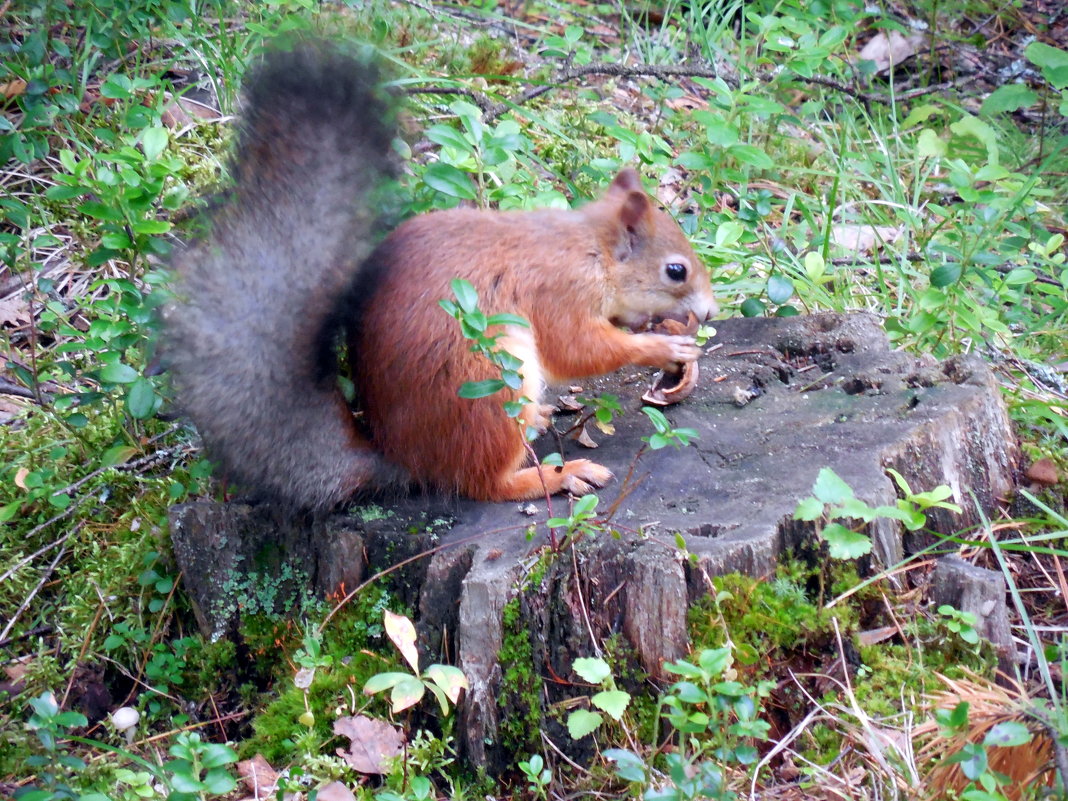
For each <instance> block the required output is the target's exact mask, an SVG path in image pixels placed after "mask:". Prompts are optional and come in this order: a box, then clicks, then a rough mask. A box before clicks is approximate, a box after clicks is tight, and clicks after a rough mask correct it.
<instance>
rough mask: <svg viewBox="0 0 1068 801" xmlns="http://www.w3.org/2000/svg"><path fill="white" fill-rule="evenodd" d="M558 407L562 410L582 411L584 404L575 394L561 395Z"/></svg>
mask: <svg viewBox="0 0 1068 801" xmlns="http://www.w3.org/2000/svg"><path fill="white" fill-rule="evenodd" d="M556 408H557V409H558V410H560V411H562V412H581V411H582V409H583V404H582V403H579V401H578V398H576V397H575V396H574V395H560V396H559V402H558V403H557V404H556Z"/></svg>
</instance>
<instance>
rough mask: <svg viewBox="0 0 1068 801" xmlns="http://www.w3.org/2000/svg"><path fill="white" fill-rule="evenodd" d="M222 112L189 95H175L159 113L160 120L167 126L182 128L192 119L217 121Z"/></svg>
mask: <svg viewBox="0 0 1068 801" xmlns="http://www.w3.org/2000/svg"><path fill="white" fill-rule="evenodd" d="M221 119H222V114H221V113H220V112H219V111H218V110H217V109H213V108H212V107H211V106H208V105H205V104H204V103H198V102H197V101H196V100H193V99H192V98H190V97H176V98H174V99H172V100H171V102H170V103H168V104H167V105H166V107H165V108H164V109H163V113H162V114H160V121H161V122H162V123H163V124H164V125H166V126H167V127H168V128H184V127H185V126H186V125H189V124H190V123H192V122H193V121H194V120H203V121H205V122H218V121H219V120H221Z"/></svg>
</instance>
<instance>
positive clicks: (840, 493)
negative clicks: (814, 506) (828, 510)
mask: <svg viewBox="0 0 1068 801" xmlns="http://www.w3.org/2000/svg"><path fill="white" fill-rule="evenodd" d="M812 494H813V495H815V496H816V497H817V498H818V499H819V500H821V501H823V503H825V504H829V505H832V506H837V505H839V504H841V503H843V502H844V501H846V500H848V499H849V498H852V497H853V488H852V487H850V486H849V485H848V484H846V483H845V481H843V480H842V479H841V478H840V477H839V476H838V474H837V473H835V472H834V471H833V470H831V469H830V468H829V467H822V468H820V472H819V473H818V474H817V476H816V483H815V484H813V485H812Z"/></svg>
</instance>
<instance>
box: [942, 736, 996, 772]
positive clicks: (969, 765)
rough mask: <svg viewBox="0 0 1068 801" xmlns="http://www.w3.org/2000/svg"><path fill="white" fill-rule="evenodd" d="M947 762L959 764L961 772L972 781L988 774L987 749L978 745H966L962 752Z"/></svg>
mask: <svg viewBox="0 0 1068 801" xmlns="http://www.w3.org/2000/svg"><path fill="white" fill-rule="evenodd" d="M946 762H948V763H949V764H954V763H956V764H959V765H960V769H961V771H962V772H963V773H964V775H965V776H967V777H968V778H969V779H971V780H972V781H975V780H976V779H978V778H979V777H980V776H981V775H983V774H984V773H986V770H987V765H988V763H987V758H986V748H984V747H983V746H981V745H979V744H978V743H966V744H965V745H964V746H963V747H962V748H961V749H960V751H958V752H957V753H956V754H953V756H951V757H949V758H948V759H947V760H946Z"/></svg>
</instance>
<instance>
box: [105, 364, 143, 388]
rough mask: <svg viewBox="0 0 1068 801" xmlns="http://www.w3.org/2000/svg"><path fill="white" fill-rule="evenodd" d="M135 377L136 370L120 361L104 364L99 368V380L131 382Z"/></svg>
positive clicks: (116, 382)
mask: <svg viewBox="0 0 1068 801" xmlns="http://www.w3.org/2000/svg"><path fill="white" fill-rule="evenodd" d="M137 378H138V375H137V371H136V370H135V369H133V368H132V367H130V366H129V365H128V364H123V363H122V362H114V363H112V364H106V365H104V367H102V368H101V370H100V380H101V381H107V382H108V383H109V384H131V383H133V382H134V381H136V380H137Z"/></svg>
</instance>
